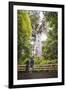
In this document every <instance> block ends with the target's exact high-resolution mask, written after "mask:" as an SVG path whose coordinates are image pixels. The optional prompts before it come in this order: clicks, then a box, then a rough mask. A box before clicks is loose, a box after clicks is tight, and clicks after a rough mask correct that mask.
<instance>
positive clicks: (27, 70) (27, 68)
mask: <svg viewBox="0 0 66 90" xmlns="http://www.w3.org/2000/svg"><path fill="white" fill-rule="evenodd" d="M26 72H29V60H27V61H26Z"/></svg>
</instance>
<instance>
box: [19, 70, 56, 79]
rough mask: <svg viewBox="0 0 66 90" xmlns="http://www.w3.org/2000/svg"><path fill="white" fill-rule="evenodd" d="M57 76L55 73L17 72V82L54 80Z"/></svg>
mask: <svg viewBox="0 0 66 90" xmlns="http://www.w3.org/2000/svg"><path fill="white" fill-rule="evenodd" d="M57 76H58V73H57V71H54V72H49V71H39V72H37V71H33V72H23V71H19V72H18V80H21V79H40V78H56V77H57Z"/></svg>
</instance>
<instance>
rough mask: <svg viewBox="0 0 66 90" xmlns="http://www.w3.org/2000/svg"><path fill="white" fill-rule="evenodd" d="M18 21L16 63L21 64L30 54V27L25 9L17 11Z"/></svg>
mask: <svg viewBox="0 0 66 90" xmlns="http://www.w3.org/2000/svg"><path fill="white" fill-rule="evenodd" d="M17 22H18V27H17V28H18V63H19V64H21V62H23V61H24V60H26V59H27V58H29V56H30V49H31V44H30V38H31V35H32V27H31V21H30V18H29V15H28V13H27V12H26V11H20V10H18V11H17Z"/></svg>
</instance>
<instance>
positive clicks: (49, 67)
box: [17, 64, 58, 71]
mask: <svg viewBox="0 0 66 90" xmlns="http://www.w3.org/2000/svg"><path fill="white" fill-rule="evenodd" d="M17 68H18V71H25V70H26V65H18V67H17ZM57 69H58V66H57V64H44V65H34V68H33V71H57Z"/></svg>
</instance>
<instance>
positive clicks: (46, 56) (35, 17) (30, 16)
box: [17, 10, 58, 64]
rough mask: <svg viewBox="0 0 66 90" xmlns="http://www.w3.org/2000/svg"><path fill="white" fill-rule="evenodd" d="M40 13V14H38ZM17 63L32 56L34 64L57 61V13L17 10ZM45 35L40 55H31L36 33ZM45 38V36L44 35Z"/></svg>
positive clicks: (21, 62) (24, 61) (23, 62)
mask: <svg viewBox="0 0 66 90" xmlns="http://www.w3.org/2000/svg"><path fill="white" fill-rule="evenodd" d="M40 14H42V16H41V15H40ZM17 29H18V32H17V34H18V41H17V43H18V64H25V63H26V61H27V60H28V59H30V57H32V56H33V58H34V60H35V64H45V63H57V58H58V32H57V31H58V30H57V29H58V14H57V12H49V11H48V12H46V11H45V12H44V11H23V10H18V11H17ZM39 34H40V35H42V34H45V35H46V37H47V38H46V40H45V41H42V56H41V58H39V59H38V57H37V55H36V54H34V55H32V50H33V51H34V45H35V44H32V42H33V43H34V42H35V41H36V37H37V35H39ZM44 38H45V37H44Z"/></svg>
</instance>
